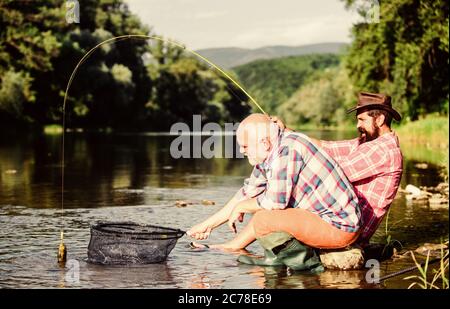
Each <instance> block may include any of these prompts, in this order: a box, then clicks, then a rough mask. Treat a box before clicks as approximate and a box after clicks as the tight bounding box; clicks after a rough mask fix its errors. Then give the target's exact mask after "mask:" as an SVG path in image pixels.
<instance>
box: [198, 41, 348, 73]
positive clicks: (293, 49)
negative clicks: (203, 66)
mask: <svg viewBox="0 0 450 309" xmlns="http://www.w3.org/2000/svg"><path fill="white" fill-rule="evenodd" d="M346 46H347V44H346V43H320V44H311V45H301V46H282V45H279V46H266V47H261V48H256V49H246V48H235V47H227V48H207V49H200V50H197V52H198V53H199V54H200V55H202V56H204V57H206V58H208V59H209V60H211V61H212V62H214V63H215V64H218V65H219V66H221V67H223V68H226V69H229V68H232V67H235V66H238V65H242V64H246V63H249V62H252V61H255V60H259V59H273V58H280V57H286V56H299V55H306V54H337V53H340V52H341V51H342V50H343V49H344V47H346Z"/></svg>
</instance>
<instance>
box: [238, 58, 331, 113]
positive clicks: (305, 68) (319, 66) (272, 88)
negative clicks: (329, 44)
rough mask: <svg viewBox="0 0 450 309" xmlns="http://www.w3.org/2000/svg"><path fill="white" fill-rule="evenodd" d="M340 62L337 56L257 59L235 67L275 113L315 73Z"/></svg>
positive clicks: (265, 104) (248, 86) (244, 85)
mask: <svg viewBox="0 0 450 309" xmlns="http://www.w3.org/2000/svg"><path fill="white" fill-rule="evenodd" d="M339 62H340V56H339V55H336V54H312V55H303V56H290V57H282V58H276V59H268V60H257V61H254V62H251V63H247V64H244V65H241V66H238V67H235V68H233V71H234V72H235V73H236V75H237V76H238V79H239V81H240V83H241V84H242V85H243V87H244V88H245V89H246V90H247V91H248V92H249V93H250V94H251V95H252V96H253V97H254V98H255V99H256V101H258V102H259V103H260V104H261V105H262V106H263V108H264V109H265V111H266V112H268V113H272V112H274V111H276V108H277V107H278V106H279V105H280V104H281V103H283V102H284V101H286V100H287V99H288V98H289V97H290V96H291V95H292V94H293V93H294V92H295V91H296V90H297V89H298V88H299V87H300V86H301V85H303V84H304V83H306V82H308V79H309V78H310V77H312V76H313V75H314V74H316V73H318V72H320V71H322V70H324V69H326V68H330V67H335V66H337V65H338V64H339Z"/></svg>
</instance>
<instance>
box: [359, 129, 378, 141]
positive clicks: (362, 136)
mask: <svg viewBox="0 0 450 309" xmlns="http://www.w3.org/2000/svg"><path fill="white" fill-rule="evenodd" d="M358 131H359V143H360V144H362V143H365V142H370V141H373V140H374V139H376V138H377V137H378V136H380V128H379V127H375V126H373V127H372V133H369V132H367V131H366V130H364V129H363V128H359V129H358Z"/></svg>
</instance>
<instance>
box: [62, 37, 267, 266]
mask: <svg viewBox="0 0 450 309" xmlns="http://www.w3.org/2000/svg"><path fill="white" fill-rule="evenodd" d="M129 39H140V40H156V41H160V42H165V43H169V44H171V45H174V46H177V47H179V48H181V49H183V50H185V51H187V52H189V53H190V54H192V55H194V56H196V57H197V58H200V59H201V60H203V61H204V62H206V63H208V64H209V65H210V66H211V67H213V68H215V69H216V70H217V71H219V72H220V73H221V74H223V75H224V76H225V77H226V78H228V79H229V80H230V81H231V82H232V83H233V84H234V85H235V86H236V87H238V88H239V89H240V90H241V91H242V92H243V93H245V95H246V96H247V97H248V98H249V99H250V100H251V101H252V102H253V104H255V105H256V107H258V109H259V110H260V111H261V112H262V113H263V114H264V115H267V116H268V114H267V113H266V112H265V111H264V109H263V108H262V107H261V105H259V104H258V102H257V101H256V100H255V99H254V98H253V97H252V96H251V95H250V94H249V93H248V92H247V91H246V90H245V89H244V88H243V87H242V86H241V85H240V84H239V83H238V82H237V81H236V80H235V79H234V78H232V77H231V76H230V75H229V74H228V73H227V72H225V71H224V70H223V69H222V68H220V67H219V66H217V65H216V64H214V63H213V62H212V61H210V60H209V59H207V58H206V57H204V56H202V55H200V54H199V53H197V52H195V51H193V50H190V49H187V48H186V47H185V46H184V45H182V44H180V43H178V42H176V41H173V40H169V39H165V38H163V37H160V36H155V35H145V34H127V35H120V36H115V37H112V38H109V39H107V40H104V41H102V42H100V43H98V44H97V45H95V46H94V47H92V48H91V49H90V50H89V51H88V52H87V53H86V54H85V55H84V56H83V57H82V58H81V59H80V60H79V61H78V63H77V65H76V66H75V68H74V70H73V71H72V74H71V75H70V78H69V81H68V83H67V86H66V91H65V93H64V102H63V108H62V113H63V116H62V118H63V120H62V127H63V128H62V129H63V134H62V143H61V148H62V149H61V156H62V172H61V233H60V244H59V248H58V262H60V263H64V262H65V261H66V256H67V248H66V246H65V244H64V144H65V140H64V132H65V127H66V112H65V111H66V103H67V98H68V94H69V89H70V86H71V85H72V82H73V80H74V78H75V75H76V74H77V71H78V69H79V68H80V66H81V65H82V64H83V63H84V62H85V61H86V60H87V59H88V58H89V57H90V56H91V55H92V53H93V52H94V51H95V50H97V49H98V48H100V47H101V46H103V45H106V44H110V43H115V42H119V41H123V40H129Z"/></svg>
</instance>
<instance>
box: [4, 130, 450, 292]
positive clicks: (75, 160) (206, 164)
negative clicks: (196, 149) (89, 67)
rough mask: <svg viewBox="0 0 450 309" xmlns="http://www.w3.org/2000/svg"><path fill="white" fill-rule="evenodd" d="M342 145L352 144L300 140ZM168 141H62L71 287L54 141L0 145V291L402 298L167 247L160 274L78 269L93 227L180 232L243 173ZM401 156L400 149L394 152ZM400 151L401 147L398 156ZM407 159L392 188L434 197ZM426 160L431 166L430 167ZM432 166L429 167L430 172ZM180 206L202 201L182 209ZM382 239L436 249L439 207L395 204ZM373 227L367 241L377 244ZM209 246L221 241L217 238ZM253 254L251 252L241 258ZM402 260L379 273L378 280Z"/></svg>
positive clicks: (443, 215) (444, 224) (324, 277)
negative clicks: (346, 293)
mask: <svg viewBox="0 0 450 309" xmlns="http://www.w3.org/2000/svg"><path fill="white" fill-rule="evenodd" d="M311 135H312V136H314V137H319V138H323V139H342V138H350V137H352V133H342V132H340V133H336V132H311ZM172 139H173V137H170V136H137V135H134V136H133V135H128V136H127V135H122V136H120V135H119V136H114V135H107V136H101V135H69V136H67V140H66V145H67V148H66V169H65V175H66V177H65V183H66V187H65V195H64V196H65V207H66V208H67V209H66V211H65V220H64V229H65V231H66V234H65V235H66V245H67V246H68V252H69V256H68V258H69V259H74V260H76V261H78V263H79V281H78V282H73V281H71V280H68V279H67V278H68V277H67V276H68V275H70V274H69V272H70V270H68V269H61V268H59V267H58V265H57V264H56V250H57V246H58V241H59V239H58V237H59V229H60V225H61V223H62V221H61V220H60V210H59V207H60V198H61V163H60V137H59V136H41V137H29V138H28V137H26V138H25V137H22V138H14V139H11V138H8V139H6V138H3V139H0V287H54V288H59V287H129V288H133V287H149V288H169V287H179V288H237V287H238V288H321V287H322V288H353V287H358V288H380V287H388V288H390V287H394V288H395V287H402V288H405V287H407V285H408V284H407V283H405V282H404V281H402V280H401V279H394V280H390V281H388V282H387V283H386V284H384V285H369V284H367V283H366V281H365V271H347V272H344V271H326V272H324V273H321V274H311V273H304V272H293V273H291V272H289V271H287V270H286V269H283V268H263V267H258V266H248V265H240V264H239V263H238V262H237V261H236V257H237V254H225V253H221V252H215V251H211V250H191V249H188V248H187V244H188V242H189V239H187V237H183V238H181V239H180V240H179V241H178V244H177V246H176V247H175V249H174V250H173V251H172V253H171V255H170V256H169V259H168V261H167V262H166V263H162V264H154V265H148V266H140V267H105V266H98V265H91V264H87V263H86V262H85V259H86V250H87V245H88V242H89V226H90V224H92V223H94V222H95V221H98V220H130V221H135V222H141V223H148V224H158V225H163V226H168V227H175V228H180V229H183V230H186V229H187V228H189V227H190V226H191V225H192V224H194V223H196V222H198V221H200V220H201V219H203V218H205V217H206V216H208V215H210V214H212V213H213V212H215V211H217V210H218V209H219V208H220V207H221V206H222V205H223V204H224V203H225V202H226V201H227V200H228V199H229V198H230V197H231V196H232V195H233V193H234V192H235V191H236V190H237V189H238V188H239V187H240V185H241V184H242V181H243V179H244V178H245V177H247V176H248V175H249V173H250V171H251V167H250V166H249V165H248V163H247V161H246V160H242V159H219V158H216V159H180V160H174V159H172V158H171V157H170V154H169V146H170V142H171V140H172ZM402 148H403V145H402ZM403 149H404V148H403ZM403 151H404V153H405V156H406V158H405V159H406V160H405V173H404V175H403V179H402V187H405V186H406V184H408V183H411V184H414V185H416V186H420V185H426V186H435V185H437V184H438V183H439V182H440V181H441V179H440V178H439V168H437V167H436V166H435V165H432V164H430V165H429V168H428V169H418V168H416V167H415V163H417V162H415V161H413V160H410V159H409V157H408V156H407V153H414V149H408V150H407V151H405V149H404V150H403ZM431 161H433V160H431ZM431 163H432V162H431ZM180 199H188V200H202V199H208V200H213V201H215V202H216V205H212V206H204V205H202V204H201V203H196V204H194V205H188V206H187V207H184V208H179V207H176V206H175V201H176V200H180ZM391 209H392V211H391V213H390V218H389V226H388V230H389V233H390V234H391V235H392V237H393V238H394V239H398V240H400V241H401V242H402V243H403V244H404V245H405V246H406V248H413V247H416V246H418V245H419V244H421V243H424V242H438V241H439V239H440V237H441V236H443V235H447V234H448V205H444V206H443V207H440V208H439V207H438V208H436V207H430V206H429V205H428V204H422V205H418V204H410V203H407V202H406V200H405V198H404V196H402V195H401V194H399V195H398V197H397V198H396V199H395V200H394V204H393V206H392V208H391ZM384 234H385V226H384V223H383V225H382V226H381V227H380V229H379V230H378V232H377V234H376V235H375V236H374V241H377V240H378V241H380V240H381V239H383V238H384V236H385V235H384ZM211 237H212V238H211V241H213V242H218V241H222V240H223V239H228V238H229V237H231V235H230V234H229V232H228V230H227V228H226V227H221V228H219V229H218V230H217V231H214V232H213V234H212V236H211ZM249 251H251V252H252V253H257V254H261V253H262V252H261V249H260V248H259V247H258V245H257V244H253V245H252V246H250V247H249ZM410 265H411V261H410V260H405V261H400V262H396V263H389V262H388V263H383V265H382V270H381V271H382V275H383V274H384V273H390V272H393V271H396V270H399V269H401V268H403V267H406V266H410Z"/></svg>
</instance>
